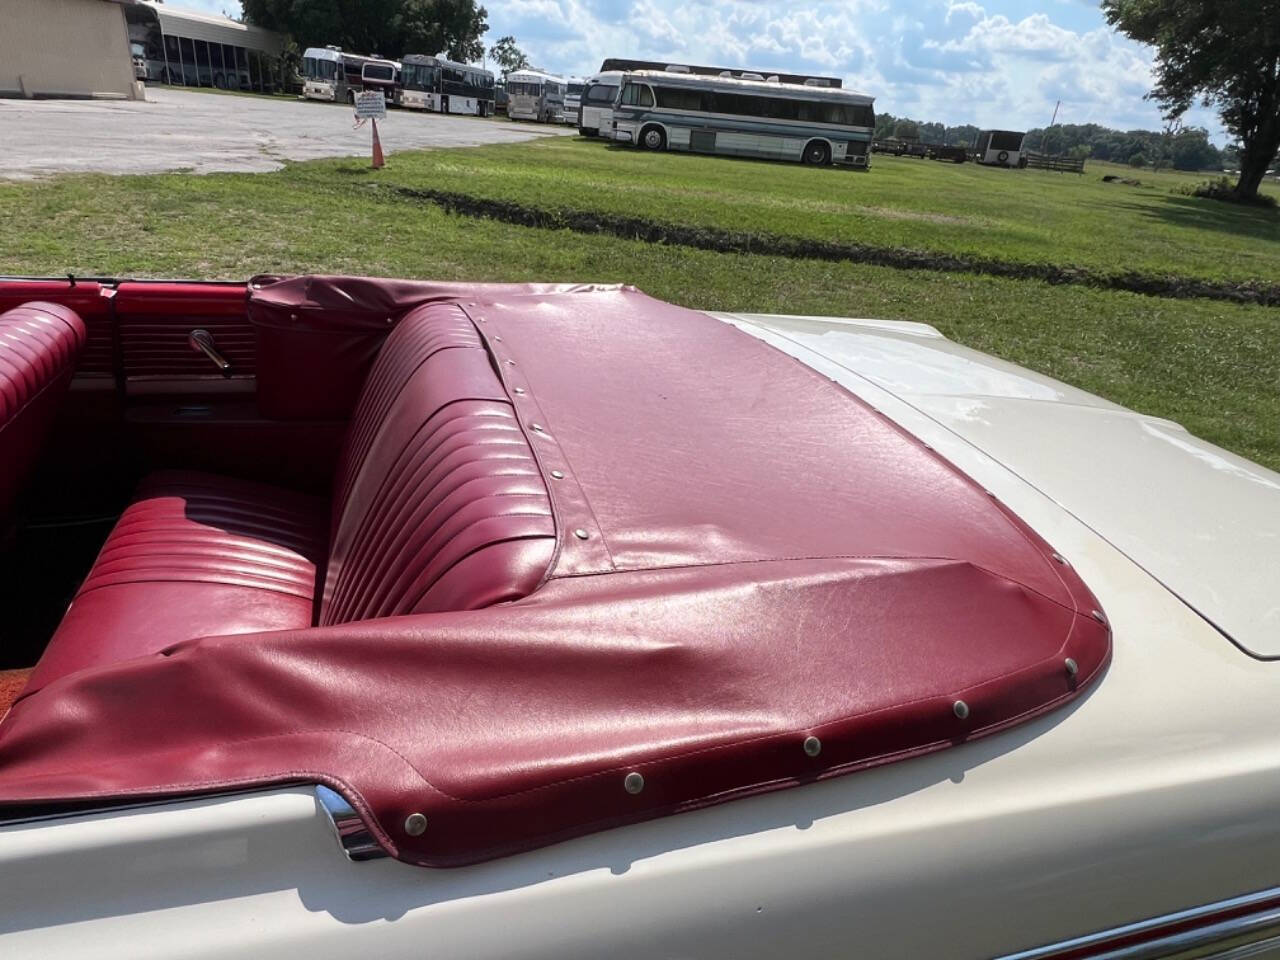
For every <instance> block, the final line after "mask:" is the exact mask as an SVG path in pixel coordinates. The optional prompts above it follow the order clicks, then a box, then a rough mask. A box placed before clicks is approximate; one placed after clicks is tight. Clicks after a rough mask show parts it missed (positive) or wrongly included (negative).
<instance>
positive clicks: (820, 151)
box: [801, 140, 831, 167]
mask: <svg viewBox="0 0 1280 960" xmlns="http://www.w3.org/2000/svg"><path fill="white" fill-rule="evenodd" d="M801 159H802V160H803V161H804V162H805V163H808V164H811V165H813V166H815V167H825V166H826V165H827V164H828V163H830V162H831V148H830V147H828V146H827V145H826V144H825V143H823V142H822V141H821V140H812V141H810V142H809V143H808V144H806V145H805V148H804V156H803V157H802V158H801Z"/></svg>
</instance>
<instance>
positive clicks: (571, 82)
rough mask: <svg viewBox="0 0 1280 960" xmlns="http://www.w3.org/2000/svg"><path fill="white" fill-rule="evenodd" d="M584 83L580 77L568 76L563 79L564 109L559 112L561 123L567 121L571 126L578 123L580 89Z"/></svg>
mask: <svg viewBox="0 0 1280 960" xmlns="http://www.w3.org/2000/svg"><path fill="white" fill-rule="evenodd" d="M586 85H587V81H586V80H584V79H583V78H582V77H569V78H568V79H567V80H566V81H565V87H564V110H562V111H561V113H560V122H561V123H567V124H569V126H571V127H576V126H577V125H578V118H579V115H580V111H581V110H582V90H583V88H584V87H585V86H586Z"/></svg>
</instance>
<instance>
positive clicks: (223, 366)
mask: <svg viewBox="0 0 1280 960" xmlns="http://www.w3.org/2000/svg"><path fill="white" fill-rule="evenodd" d="M187 344H188V345H189V346H190V347H191V349H192V350H195V351H196V352H197V353H203V354H204V355H205V356H206V357H208V358H209V359H210V360H212V361H213V365H214V366H215V367H217V368H218V372H219V373H221V374H222V375H223V376H224V377H227V378H230V377H231V361H230V360H228V359H227V358H226V357H224V356H223V355H222V354H221V353H219V352H218V348H217V346H216V345H215V344H214V342H213V334H212V333H210V332H209V331H208V330H205V329H198V330H192V331H191V332H190V333H189V334H187Z"/></svg>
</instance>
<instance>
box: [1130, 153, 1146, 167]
mask: <svg viewBox="0 0 1280 960" xmlns="http://www.w3.org/2000/svg"><path fill="white" fill-rule="evenodd" d="M1146 165H1147V158H1146V157H1144V156H1143V155H1142V154H1141V153H1135V154H1134V155H1133V156H1131V157H1130V158H1129V166H1131V167H1134V168H1135V169H1136V168H1138V167H1145V166H1146Z"/></svg>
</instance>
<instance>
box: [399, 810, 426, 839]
mask: <svg viewBox="0 0 1280 960" xmlns="http://www.w3.org/2000/svg"><path fill="white" fill-rule="evenodd" d="M404 832H405V833H407V834H408V835H409V836H411V837H420V836H422V835H423V834H424V833H426V832H427V818H426V817H425V816H423V815H422V814H420V813H411V814H409V816H407V817H405V818H404Z"/></svg>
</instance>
